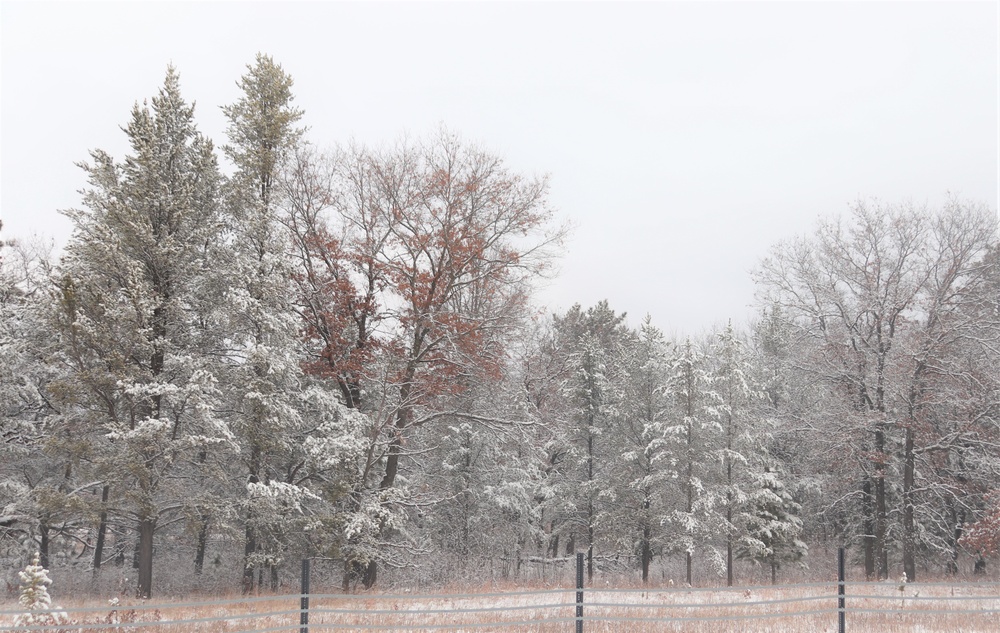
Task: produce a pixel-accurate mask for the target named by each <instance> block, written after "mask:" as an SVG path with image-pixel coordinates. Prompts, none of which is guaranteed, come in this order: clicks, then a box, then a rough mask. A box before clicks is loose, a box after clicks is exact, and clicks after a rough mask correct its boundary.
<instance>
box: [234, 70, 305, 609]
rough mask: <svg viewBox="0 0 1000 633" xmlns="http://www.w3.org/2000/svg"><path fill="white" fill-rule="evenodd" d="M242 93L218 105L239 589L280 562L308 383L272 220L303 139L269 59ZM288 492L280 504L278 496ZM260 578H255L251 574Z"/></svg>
mask: <svg viewBox="0 0 1000 633" xmlns="http://www.w3.org/2000/svg"><path fill="white" fill-rule="evenodd" d="M238 85H239V86H240V88H241V89H242V91H243V94H242V95H241V97H240V98H239V99H238V100H237V101H236V103H234V104H233V105H231V106H227V107H224V108H223V112H224V113H225V115H226V118H227V119H229V127H228V130H227V133H228V136H229V144H228V145H226V146H225V147H224V150H225V153H226V155H227V156H228V157H229V159H230V160H231V161H232V163H233V164H234V165H235V166H236V173H235V174H234V175H233V177H232V178H231V180H230V181H229V182H228V183H227V185H226V187H225V194H226V205H225V208H226V211H227V213H226V220H227V225H228V237H229V240H230V244H231V247H230V249H229V257H230V260H229V262H228V265H227V266H225V267H224V268H223V270H224V273H223V274H224V275H225V276H226V278H227V281H228V284H227V285H228V288H227V289H226V291H225V312H226V314H225V320H226V330H227V332H228V338H229V341H230V348H231V351H230V353H229V358H230V361H231V363H230V365H229V366H228V371H227V372H226V377H225V387H226V392H227V398H228V400H229V401H230V403H231V404H230V405H229V409H230V410H231V411H232V412H233V413H232V415H231V417H230V428H231V429H232V430H233V433H234V435H235V436H236V441H237V442H238V444H239V446H240V449H241V450H240V459H241V461H242V462H243V466H244V468H243V472H242V474H241V475H240V477H239V481H240V482H242V487H243V488H244V494H245V495H246V499H245V501H244V503H243V504H241V505H242V512H243V514H244V524H245V539H246V540H245V543H244V545H245V547H244V562H243V569H244V572H243V591H244V592H249V591H251V590H253V588H254V584H255V579H254V572H255V571H262V568H263V567H268V568H269V569H270V574H271V576H270V580H271V586H272V588H274V587H275V586H276V583H277V579H278V576H277V565H278V562H279V561H280V559H281V558H282V549H283V548H284V547H286V546H287V543H285V541H287V538H288V532H287V530H288V529H289V528H291V526H290V525H288V523H287V520H288V518H289V517H288V515H287V513H286V512H284V511H283V510H282V508H284V507H294V506H295V505H296V503H297V500H298V499H299V498H300V497H301V496H302V495H303V494H305V489H304V488H303V486H301V485H300V484H301V482H302V480H301V477H302V476H303V475H305V473H304V472H302V471H301V470H299V471H298V472H299V476H298V477H296V476H294V475H290V473H292V472H295V470H296V469H295V466H294V464H295V463H296V462H301V461H302V459H303V458H304V455H303V453H302V445H301V435H302V433H303V432H304V429H303V418H302V411H303V407H304V406H305V405H304V402H303V401H302V398H303V393H304V390H305V389H306V388H307V387H308V385H307V383H306V381H305V380H304V376H303V373H302V370H301V368H300V363H301V360H302V345H301V341H300V339H299V337H298V333H299V317H298V314H297V313H296V311H295V309H294V306H293V304H292V303H291V301H292V299H293V298H294V296H295V287H294V284H293V282H292V277H293V274H294V271H293V267H292V263H291V260H290V258H289V257H288V252H289V250H290V249H289V246H290V243H289V239H288V235H287V233H286V232H285V230H284V226H283V225H282V224H281V223H280V221H279V215H280V209H281V206H280V204H281V199H280V189H279V187H278V180H279V178H280V174H281V170H282V168H283V164H284V161H285V158H286V156H287V155H288V154H289V152H291V151H292V150H293V148H294V146H295V144H296V142H297V141H298V139H299V138H300V137H301V135H302V129H300V128H296V127H295V124H296V123H297V122H298V120H299V119H300V118H301V116H302V113H301V111H300V110H297V109H295V108H294V107H292V105H291V103H292V101H293V96H292V93H291V87H292V78H291V77H290V76H289V75H288V74H287V73H285V72H284V70H283V69H282V68H281V66H280V65H278V64H275V63H274V61H273V60H272V59H271V58H270V57H268V56H266V55H260V54H258V55H257V59H256V62H255V63H254V64H253V65H251V66H248V67H247V73H246V74H245V75H244V76H243V77H242V79H241V80H240V81H239V82H238ZM286 495H290V496H289V498H288V499H287V501H288V503H287V504H284V505H283V504H282V503H280V501H276V499H280V498H282V497H283V496H286ZM258 575H259V574H258Z"/></svg>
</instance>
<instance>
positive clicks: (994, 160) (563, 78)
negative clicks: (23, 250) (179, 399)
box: [0, 0, 1000, 334]
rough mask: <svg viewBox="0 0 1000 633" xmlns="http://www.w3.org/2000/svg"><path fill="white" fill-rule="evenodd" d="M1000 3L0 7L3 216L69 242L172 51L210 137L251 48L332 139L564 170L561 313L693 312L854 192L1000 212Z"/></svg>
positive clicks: (560, 185) (682, 329) (743, 298)
mask: <svg viewBox="0 0 1000 633" xmlns="http://www.w3.org/2000/svg"><path fill="white" fill-rule="evenodd" d="M997 12H998V3H997V2H974V3H961V2H947V3H929V2H919V3H913V2H888V3H885V2H883V3H872V2H860V3H846V2H823V3H819V2H796V3H790V2H780V3H756V2H740V3H720V2H698V3H666V2H662V3H661V2H640V3H629V4H624V3H622V4H609V3H588V4H577V3H570V2H556V3H544V4H543V3H528V2H517V3H463V4H457V3H443V2H436V3H416V2H411V3H400V4H395V3H363V4H362V3H325V2H324V3H320V2H306V3H291V2H283V3H280V4H279V3H270V2H261V3H242V2H216V3H205V2H202V3H180V2H169V3H153V2H132V3H86V2H72V3H48V2H10V1H7V0H3V1H2V3H0V38H2V44H0V55H2V67H0V78H2V81H0V95H2V96H0V149H2V161H0V174H2V179H0V213H2V218H3V222H4V229H5V230H4V233H5V235H6V237H27V236H29V235H31V234H32V233H41V234H43V235H47V236H51V237H52V238H54V240H55V243H56V245H57V246H58V247H61V246H62V245H63V244H64V243H65V241H66V239H67V237H68V236H69V233H70V226H69V222H68V220H66V218H64V217H62V216H60V215H59V214H58V213H57V209H65V208H70V207H74V206H78V205H79V195H78V193H77V191H78V190H79V189H80V188H81V187H83V186H84V184H85V181H84V176H83V173H82V172H81V171H80V170H79V169H78V168H76V167H75V166H74V163H75V162H77V161H81V160H85V159H86V158H87V157H88V150H90V149H92V148H101V149H105V150H107V151H109V152H111V153H112V154H113V155H115V156H116V157H117V158H119V159H120V158H122V157H123V155H124V153H125V151H126V149H127V145H126V142H125V136H124V134H123V133H122V132H121V130H120V129H119V126H121V125H123V124H124V123H125V122H126V121H127V119H128V115H129V111H130V109H131V107H132V104H133V103H134V102H135V101H142V100H143V99H145V98H148V97H151V96H152V95H154V94H155V93H156V90H157V89H158V87H159V86H160V85H161V84H162V81H163V75H164V72H165V69H166V66H167V64H168V63H170V62H172V63H173V64H174V65H175V66H176V67H177V68H178V71H179V72H180V77H181V88H182V91H183V94H184V96H185V98H186V99H187V100H189V101H196V102H197V110H196V117H197V119H198V122H199V127H200V129H201V131H202V132H204V133H205V134H207V135H208V136H209V137H211V138H212V139H213V140H215V141H216V144H217V145H221V144H222V143H223V142H224V140H225V139H224V134H223V131H224V129H225V124H224V119H223V116H222V113H221V111H220V110H219V106H222V105H224V104H228V103H231V102H233V101H234V100H235V99H236V98H237V97H238V89H237V87H236V85H235V82H236V80H237V79H238V78H239V77H240V75H242V74H243V73H244V71H245V67H246V65H247V64H249V63H251V62H252V61H253V59H254V56H255V54H256V53H257V52H258V51H260V52H264V53H267V54H270V55H272V56H273V57H274V59H275V60H276V61H277V62H279V63H281V64H282V66H283V67H284V69H285V70H286V71H287V72H288V73H290V74H291V75H292V76H293V77H294V79H295V88H294V90H295V94H296V102H297V104H298V105H299V107H301V108H303V109H304V110H305V113H306V123H307V124H308V125H309V126H310V127H311V131H310V134H309V138H310V139H311V140H312V141H313V142H315V143H316V144H318V145H320V146H321V147H324V146H330V145H332V144H334V143H337V142H346V141H348V140H350V139H352V138H353V139H355V140H357V141H359V142H364V143H375V142H380V141H387V140H392V139H394V138H396V137H398V136H399V135H400V134H401V133H402V132H407V133H409V134H410V135H412V136H420V135H425V134H428V133H430V132H431V131H432V130H433V129H434V128H435V127H436V126H437V125H438V124H439V123H442V122H443V123H444V124H446V125H447V126H448V127H449V128H450V129H452V130H454V131H456V132H459V133H460V134H461V135H462V136H463V137H465V138H466V139H467V140H470V141H477V142H481V143H483V144H484V145H485V146H487V147H488V148H490V149H492V150H494V151H496V152H497V153H499V154H500V155H502V156H504V157H505V159H506V160H507V161H508V164H509V165H510V166H511V167H512V168H514V169H516V170H518V171H522V172H526V173H548V174H550V175H551V178H552V189H551V202H552V203H553V205H554V206H555V207H556V208H557V209H559V211H560V214H561V217H562V218H563V219H566V220H569V221H570V222H572V223H573V224H574V225H575V227H576V228H575V230H574V233H573V235H572V237H571V240H570V242H569V243H568V247H567V251H566V254H565V255H564V257H563V258H562V259H561V261H560V270H561V273H560V275H559V276H558V277H557V278H556V279H555V280H554V281H553V282H552V283H551V284H549V285H548V287H547V288H545V289H544V290H543V291H542V292H541V294H540V297H539V298H540V300H541V301H542V302H544V303H546V304H547V305H548V306H549V307H550V308H552V309H557V310H562V309H565V308H567V307H569V306H570V305H572V304H573V303H575V302H579V303H581V304H583V305H584V306H585V307H586V306H589V305H592V304H594V303H596V302H597V301H599V300H600V299H605V298H606V299H608V300H609V301H610V303H611V306H612V307H613V308H614V309H616V310H618V311H627V312H628V313H629V315H630V317H631V318H630V320H631V321H632V322H633V323H637V322H638V320H639V319H640V318H641V317H642V316H643V315H644V314H646V313H650V314H651V315H652V317H653V321H654V323H655V324H656V325H658V326H660V327H661V328H663V329H664V330H665V331H666V332H667V333H668V334H677V333H698V332H700V331H701V330H703V329H705V328H708V327H710V326H711V325H713V324H718V323H723V322H724V321H725V320H726V319H727V318H730V317H731V318H733V319H734V320H735V321H737V322H743V321H745V319H746V318H747V317H748V315H749V314H750V310H749V306H750V304H751V303H752V301H753V284H752V282H751V280H750V277H749V274H748V272H749V270H750V269H751V268H752V267H753V266H754V264H755V262H756V261H757V260H758V259H759V258H761V257H763V256H764V255H765V254H766V253H767V250H768V248H769V247H770V245H771V244H773V243H774V242H776V241H778V240H780V239H782V238H787V237H790V236H792V235H794V234H799V233H803V232H806V231H809V230H810V229H811V227H812V226H813V225H814V222H815V220H816V218H817V217H818V216H820V215H826V214H830V213H839V212H841V211H843V210H844V209H846V208H847V206H848V204H849V203H850V202H851V201H853V200H856V199H857V198H858V197H878V198H879V199H881V200H884V201H887V202H901V201H904V200H911V201H913V202H916V203H918V204H919V203H928V204H931V205H937V204H939V203H940V202H941V201H942V200H943V199H944V198H945V195H946V192H948V191H950V192H953V193H956V194H958V195H960V196H962V197H963V198H967V199H971V200H977V201H982V202H985V203H987V204H989V205H990V206H991V207H992V208H994V209H996V208H997V198H998V128H997V122H998V102H997V96H998V90H1000V88H998V45H997V43H998V35H997V34H998V26H1000V21H998V17H997Z"/></svg>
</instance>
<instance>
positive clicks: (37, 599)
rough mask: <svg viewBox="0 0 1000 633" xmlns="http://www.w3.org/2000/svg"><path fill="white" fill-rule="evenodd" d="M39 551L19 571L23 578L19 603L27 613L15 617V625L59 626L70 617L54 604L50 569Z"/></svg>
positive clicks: (65, 622)
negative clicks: (43, 564)
mask: <svg viewBox="0 0 1000 633" xmlns="http://www.w3.org/2000/svg"><path fill="white" fill-rule="evenodd" d="M39 558H40V557H39V554H38V552H35V556H34V558H32V560H31V564H29V565H28V566H27V567H25V568H24V571H21V572H18V574H17V575H18V576H19V577H20V578H21V597H20V599H19V600H18V603H19V604H20V605H21V606H22V607H24V608H25V613H22V614H21V615H19V616H17V617H16V618H14V627H15V628H17V627H21V626H59V625H60V624H67V623H68V622H69V619H68V618H67V617H66V613H65V612H63V611H60V610H59V607H54V608H53V606H52V598H51V597H50V596H49V585H51V584H52V580H51V579H50V578H49V570H47V569H45V568H44V567H42V566H41V564H40V560H39Z"/></svg>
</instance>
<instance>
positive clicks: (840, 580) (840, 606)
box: [837, 547, 844, 633]
mask: <svg viewBox="0 0 1000 633" xmlns="http://www.w3.org/2000/svg"><path fill="white" fill-rule="evenodd" d="M837 619H838V620H839V626H838V628H837V630H838V631H839V632H840V633H844V548H843V547H841V548H840V549H838V550H837Z"/></svg>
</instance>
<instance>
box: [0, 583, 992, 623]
mask: <svg viewBox="0 0 1000 633" xmlns="http://www.w3.org/2000/svg"><path fill="white" fill-rule="evenodd" d="M498 589H500V588H498V587H496V586H491V587H489V588H478V589H475V590H472V589H469V588H463V589H460V590H458V591H456V592H455V593H454V594H451V596H449V595H448V594H445V593H437V594H426V595H420V596H413V595H409V594H405V593H403V594H376V593H366V594H359V595H330V596H313V597H311V600H310V624H311V630H312V631H324V630H352V629H353V630H357V628H356V627H360V626H378V627H385V628H384V629H383V630H394V631H428V630H433V629H429V628H427V627H429V626H441V625H451V626H453V627H454V628H450V629H442V630H452V631H507V632H511V633H515V632H516V633H527V632H538V633H543V632H546V633H547V632H552V633H555V632H560V633H563V632H566V631H572V630H573V628H574V627H573V623H572V618H573V617H574V614H575V608H574V607H575V605H574V599H575V593H574V591H572V590H560V591H558V592H554V593H548V592H549V591H551V589H545V588H537V589H531V588H525V587H514V586H509V587H503V588H502V590H500V591H498ZM531 591H535V593H526V592H531ZM543 592H544V593H543ZM458 593H461V594H473V595H469V596H467V597H454V596H455V594H458ZM847 593H848V596H847V609H848V612H847V616H846V618H847V627H846V629H847V631H850V632H851V633H855V632H861V633H875V632H878V633H883V632H889V631H900V632H902V631H906V632H914V633H937V632H940V633H958V632H962V633H967V632H972V631H976V632H983V633H988V632H992V633H996V632H997V631H1000V614H997V613H993V614H985V613H982V612H981V610H983V609H993V610H997V609H1000V587H998V586H996V585H992V586H991V585H977V584H973V583H968V584H955V585H949V586H944V585H908V586H906V588H905V589H904V590H903V591H900V590H899V588H898V585H896V584H895V583H868V584H853V585H849V587H848V590H847ZM498 594H499V595H498ZM852 594H853V596H854V597H852ZM862 595H863V596H870V597H866V598H861V597H858V596H862ZM813 597H815V598H817V599H816V600H811V598H813ZM928 598H932V599H928ZM964 598H974V599H973V600H967V599H964ZM775 600H798V601H790V602H781V603H773V602H772V601H775ZM57 602H61V603H62V605H63V610H64V611H66V612H67V614H68V616H69V617H70V619H71V620H72V621H74V622H75V623H78V624H91V625H96V624H101V625H104V627H105V628H103V629H100V630H104V631H113V632H115V633H124V632H125V631H128V632H129V633H189V632H194V633H235V632H237V631H252V630H263V629H270V628H276V627H282V626H287V627H289V629H288V630H297V628H298V623H299V613H298V611H297V609H298V606H299V601H298V597H296V596H283V597H282V596H275V597H269V598H263V599H260V600H257V601H248V600H245V599H242V598H240V597H231V598H229V599H226V600H219V601H218V602H222V603H221V604H208V602H216V601H208V600H205V599H200V598H199V599H198V601H197V603H195V601H194V600H192V601H190V602H186V601H179V600H175V601H170V602H167V601H154V602H156V604H155V605H154V604H149V605H147V604H143V603H142V602H140V601H125V600H123V601H122V604H120V605H119V606H118V607H117V608H114V609H112V608H111V607H110V606H109V605H107V603H103V604H102V603H101V602H99V601H96V600H79V601H73V600H62V601H58V600H57ZM586 602H587V603H588V604H586V605H585V610H584V616H585V618H587V621H586V622H585V625H584V630H585V631H587V632H588V633H590V632H618V631H629V632H632V631H634V632H636V633H646V632H653V631H685V632H694V633H728V632H733V633H735V632H741V633H742V632H747V633H764V632H774V633H778V632H782V633H783V632H788V631H826V632H834V631H836V630H837V613H836V607H837V596H836V588H835V587H834V586H833V585H829V586H821V587H791V588H773V589H772V588H767V587H753V588H750V589H738V590H724V589H716V590H709V591H699V590H685V589H678V588H672V589H663V590H650V591H643V590H641V589H640V590H629V591H612V590H588V591H587V594H586ZM602 603H603V604H605V605H607V606H600V604H602ZM759 603H764V604H759ZM547 605H558V606H547ZM0 608H2V609H3V610H4V611H9V610H13V609H15V608H16V604H15V603H7V604H5V605H3V606H2V607H0ZM82 609H88V610H87V611H83V610H82ZM90 609H93V610H90ZM456 609H457V610H461V609H482V610H484V611H475V612H466V613H462V612H457V613H456V612H455V610H456ZM332 610H339V611H332ZM857 610H878V611H879V612H877V613H860V612H857ZM815 611H822V613H810V612H815ZM957 611H970V612H973V613H964V614H962V613H957ZM279 612H285V613H279ZM748 616H757V617H753V618H751V617H748ZM592 618H593V620H591V619H592ZM630 618H642V619H643V620H645V621H631V622H628V621H624V619H630ZM688 618H713V620H710V621H693V620H688ZM735 618H740V619H735ZM198 619H206V620H210V621H205V622H187V623H177V621H178V620H198ZM12 622H13V615H10V614H6V615H0V630H4V631H10V630H12V628H11V627H12ZM152 622H158V624H156V625H152V624H151V623H152ZM505 622H506V623H511V624H508V625H504V624H503V623H505ZM521 622H526V624H516V625H514V624H513V623H521ZM144 623H145V624H144ZM334 626H335V627H336V628H333V627H334ZM93 630H98V629H93Z"/></svg>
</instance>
